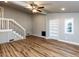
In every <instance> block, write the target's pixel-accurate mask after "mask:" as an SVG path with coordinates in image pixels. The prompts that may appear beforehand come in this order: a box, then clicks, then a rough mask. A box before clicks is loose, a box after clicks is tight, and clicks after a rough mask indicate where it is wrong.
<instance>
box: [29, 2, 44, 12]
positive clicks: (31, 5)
mask: <svg viewBox="0 0 79 59" xmlns="http://www.w3.org/2000/svg"><path fill="white" fill-rule="evenodd" d="M27 8H29V9H30V10H31V11H32V12H33V13H41V12H42V11H43V9H44V8H45V7H44V6H41V5H37V4H35V3H34V2H31V3H29V4H28V7H27Z"/></svg>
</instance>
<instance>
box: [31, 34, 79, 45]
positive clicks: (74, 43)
mask: <svg viewBox="0 0 79 59" xmlns="http://www.w3.org/2000/svg"><path fill="white" fill-rule="evenodd" d="M32 35H34V36H37V37H41V38H45V39H52V38H50V37H44V36H38V35H35V34H32ZM54 40H58V39H54ZM58 41H61V42H65V43H68V44H73V45H78V46H79V43H77V42H71V41H66V40H58Z"/></svg>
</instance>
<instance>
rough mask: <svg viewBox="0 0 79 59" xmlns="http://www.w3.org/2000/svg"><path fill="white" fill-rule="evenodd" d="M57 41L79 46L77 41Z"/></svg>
mask: <svg viewBox="0 0 79 59" xmlns="http://www.w3.org/2000/svg"><path fill="white" fill-rule="evenodd" d="M58 41H61V42H65V43H69V44H73V45H78V46H79V43H77V42H71V41H66V40H58Z"/></svg>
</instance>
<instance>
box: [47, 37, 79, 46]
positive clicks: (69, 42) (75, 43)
mask: <svg viewBox="0 0 79 59" xmlns="http://www.w3.org/2000/svg"><path fill="white" fill-rule="evenodd" d="M46 39H53V38H51V37H46ZM54 40H58V41H61V42H65V43H68V44H73V45H79V43H77V42H71V41H66V40H63V39H62V40H61V39H54Z"/></svg>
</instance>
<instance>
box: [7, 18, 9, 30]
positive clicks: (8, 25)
mask: <svg viewBox="0 0 79 59" xmlns="http://www.w3.org/2000/svg"><path fill="white" fill-rule="evenodd" d="M7 29H9V19H8V20H7Z"/></svg>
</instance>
